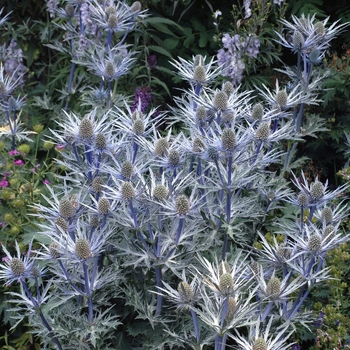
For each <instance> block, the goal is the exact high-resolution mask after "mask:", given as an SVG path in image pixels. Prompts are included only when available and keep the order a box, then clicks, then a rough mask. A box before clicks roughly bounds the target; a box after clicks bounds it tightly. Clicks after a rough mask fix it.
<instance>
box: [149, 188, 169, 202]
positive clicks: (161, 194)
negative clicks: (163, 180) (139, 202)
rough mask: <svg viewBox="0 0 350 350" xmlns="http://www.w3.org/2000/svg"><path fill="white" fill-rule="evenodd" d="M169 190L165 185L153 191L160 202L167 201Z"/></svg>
mask: <svg viewBox="0 0 350 350" xmlns="http://www.w3.org/2000/svg"><path fill="white" fill-rule="evenodd" d="M168 193H169V190H168V189H167V188H166V187H165V186H163V185H156V186H155V187H154V190H153V197H154V198H156V199H158V200H159V201H160V202H161V201H163V200H164V199H166V197H167V196H168Z"/></svg>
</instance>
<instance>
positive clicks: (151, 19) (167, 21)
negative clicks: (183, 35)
mask: <svg viewBox="0 0 350 350" xmlns="http://www.w3.org/2000/svg"><path fill="white" fill-rule="evenodd" d="M143 23H146V24H151V25H153V26H154V25H159V24H163V25H164V24H168V25H172V26H174V27H176V28H177V29H178V30H179V31H181V32H183V29H182V27H181V26H180V25H178V24H177V23H176V22H174V21H172V20H171V19H168V18H162V17H148V18H146V19H144V20H143Z"/></svg>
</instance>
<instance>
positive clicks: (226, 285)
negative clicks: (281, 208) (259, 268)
mask: <svg viewBox="0 0 350 350" xmlns="http://www.w3.org/2000/svg"><path fill="white" fill-rule="evenodd" d="M219 289H220V292H221V293H222V294H223V295H228V294H231V293H233V291H234V282H233V278H232V276H231V274H230V273H227V272H226V273H223V274H222V275H221V276H220V280H219Z"/></svg>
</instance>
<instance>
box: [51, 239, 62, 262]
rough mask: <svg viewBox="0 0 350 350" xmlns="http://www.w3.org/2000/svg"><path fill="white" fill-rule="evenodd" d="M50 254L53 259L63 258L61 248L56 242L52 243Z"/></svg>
mask: <svg viewBox="0 0 350 350" xmlns="http://www.w3.org/2000/svg"><path fill="white" fill-rule="evenodd" d="M49 252H50V255H51V257H52V258H53V259H58V258H60V257H61V252H60V246H59V244H58V243H56V242H51V243H50V245H49Z"/></svg>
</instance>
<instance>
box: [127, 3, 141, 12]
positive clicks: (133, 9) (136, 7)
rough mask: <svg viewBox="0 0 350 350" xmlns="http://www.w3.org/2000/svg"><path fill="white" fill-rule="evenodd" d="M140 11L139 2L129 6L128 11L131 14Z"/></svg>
mask: <svg viewBox="0 0 350 350" xmlns="http://www.w3.org/2000/svg"><path fill="white" fill-rule="evenodd" d="M141 9H142V5H141V2H140V1H134V2H133V3H132V4H131V6H130V11H131V12H134V13H135V12H139V11H141Z"/></svg>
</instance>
